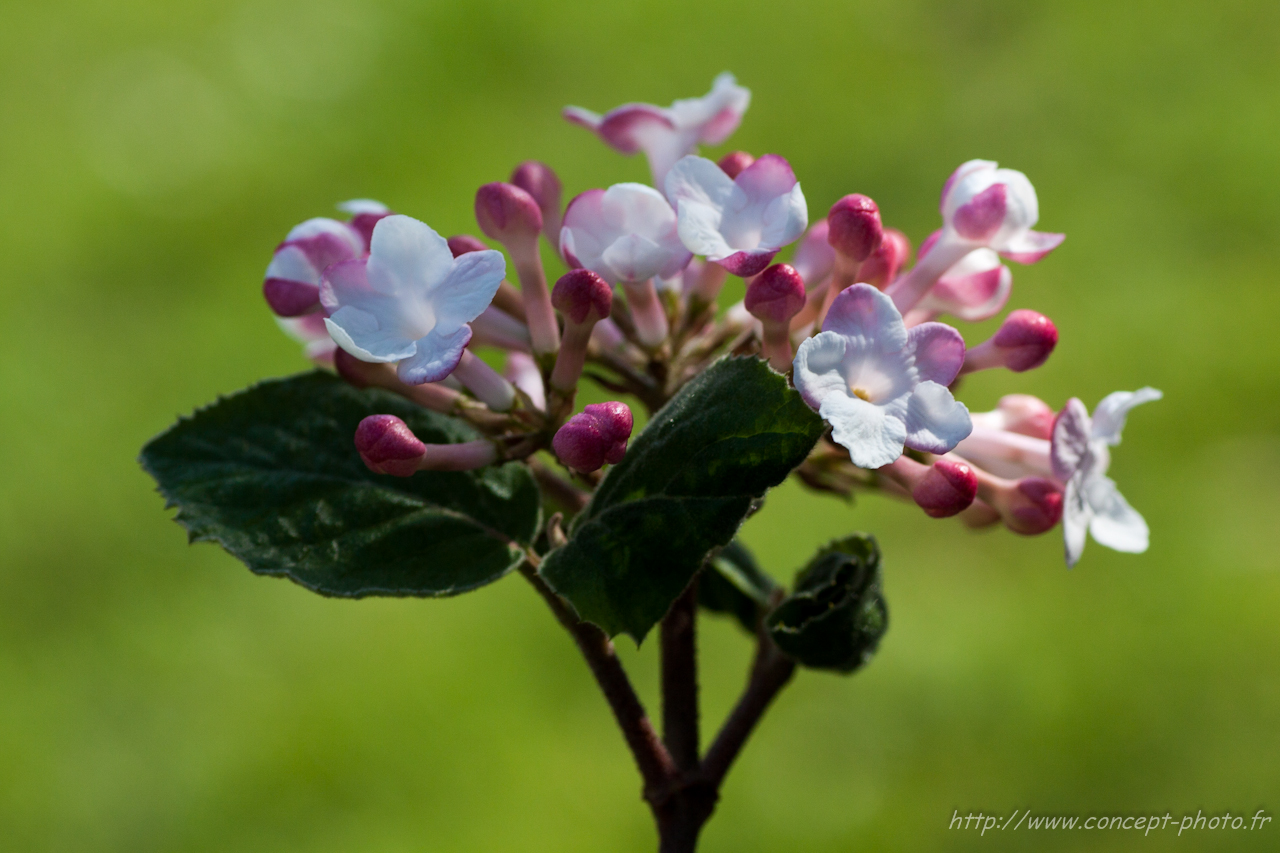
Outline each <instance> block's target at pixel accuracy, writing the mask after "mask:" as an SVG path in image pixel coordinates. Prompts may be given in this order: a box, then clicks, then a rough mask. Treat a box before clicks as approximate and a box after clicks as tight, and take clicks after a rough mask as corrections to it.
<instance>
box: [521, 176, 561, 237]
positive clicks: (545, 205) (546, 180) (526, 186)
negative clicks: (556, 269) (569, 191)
mask: <svg viewBox="0 0 1280 853" xmlns="http://www.w3.org/2000/svg"><path fill="white" fill-rule="evenodd" d="M511 183H512V184H514V185H515V186H517V187H519V188H520V189H522V190H524V191H525V192H527V193H528V194H529V195H530V196H532V197H533V200H534V201H536V202H537V203H538V209H539V210H540V211H541V212H542V231H543V233H544V234H545V235H546V237H547V240H548V241H549V242H550V243H551V245H552V246H553V247H554V246H558V245H560V222H561V214H560V199H561V193H562V189H561V187H560V179H559V178H558V177H556V173H555V172H554V171H553V170H552V168H551V167H550V166H548V165H547V164H546V163H539V162H538V161H537V160H526V161H525V162H523V163H521V164H520V165H519V166H517V167H516V170H515V171H514V172H512V173H511Z"/></svg>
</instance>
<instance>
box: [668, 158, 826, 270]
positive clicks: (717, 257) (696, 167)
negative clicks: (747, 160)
mask: <svg viewBox="0 0 1280 853" xmlns="http://www.w3.org/2000/svg"><path fill="white" fill-rule="evenodd" d="M666 191H667V198H669V199H670V200H671V203H672V204H673V205H675V206H676V211H677V214H678V219H679V231H680V239H681V240H683V241H684V245H685V246H686V247H687V248H688V249H689V251H691V252H693V253H694V254H696V255H705V256H706V258H707V260H709V261H714V262H716V263H718V264H720V266H722V267H724V268H725V269H727V270H728V271H729V272H731V273H733V274H734V275H739V276H742V277H743V278H747V277H749V276H753V275H755V274H757V273H759V272H760V271H761V270H763V269H764V268H765V267H767V266H769V264H770V262H771V261H772V260H773V256H774V255H776V254H777V252H778V250H779V249H781V248H782V247H783V246H785V245H787V244H788V243H791V242H793V241H794V240H796V239H797V238H799V237H800V235H801V234H803V233H804V229H805V226H807V225H808V224H809V209H808V207H807V206H806V205H805V200H804V193H803V192H801V190H800V184H799V183H797V182H796V176H795V172H793V171H791V165H790V164H789V163H787V161H786V160H784V159H783V158H782V157H779V156H778V155H776V154H766V155H765V156H763V157H761V158H760V159H759V160H756V161H755V162H754V163H752V164H751V165H750V166H748V167H747V168H746V169H743V170H742V172H740V173H739V174H738V176H737V177H736V178H730V177H729V176H728V175H726V174H725V173H724V170H723V169H721V168H720V167H719V166H717V165H716V164H715V163H713V162H711V161H710V160H707V159H706V158H704V157H692V156H691V157H685V158H684V159H682V160H681V161H680V162H678V163H676V165H675V166H674V167H673V168H672V169H671V172H670V174H668V175H667V180H666Z"/></svg>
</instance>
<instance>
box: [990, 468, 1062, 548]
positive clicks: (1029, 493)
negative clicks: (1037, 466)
mask: <svg viewBox="0 0 1280 853" xmlns="http://www.w3.org/2000/svg"><path fill="white" fill-rule="evenodd" d="M974 473H975V474H977V476H978V497H980V498H981V499H982V500H983V501H984V502H985V503H987V504H989V505H990V506H991V508H992V509H994V510H995V511H996V512H998V513H1000V519H1001V520H1002V521H1003V522H1004V524H1005V527H1008V528H1009V529H1010V530H1012V531H1013V532H1014V533H1021V534H1022V535H1024V536H1037V535H1039V534H1041V533H1044V532H1045V531H1047V530H1049V529H1051V528H1052V527H1053V526H1054V525H1056V524H1057V523H1058V521H1059V520H1061V518H1062V487H1060V486H1059V485H1058V484H1057V483H1055V482H1054V481H1053V480H1050V479H1048V478H1045V477H1023V478H1022V479H1020V480H1006V479H1003V478H1001V477H997V476H996V475H994V474H991V473H989V472H987V471H984V470H982V469H981V468H975V469H974Z"/></svg>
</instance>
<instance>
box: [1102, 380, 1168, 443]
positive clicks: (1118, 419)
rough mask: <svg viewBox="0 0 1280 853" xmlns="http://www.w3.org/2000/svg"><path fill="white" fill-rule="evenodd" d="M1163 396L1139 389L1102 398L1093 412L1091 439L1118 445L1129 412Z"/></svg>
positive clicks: (1157, 392) (1149, 390)
mask: <svg viewBox="0 0 1280 853" xmlns="http://www.w3.org/2000/svg"><path fill="white" fill-rule="evenodd" d="M1163 396H1164V395H1163V394H1162V393H1160V392H1159V391H1157V390H1156V389H1155V388H1151V387H1147V388H1139V389H1138V390H1137V391H1116V392H1115V393H1113V394H1108V395H1107V396H1106V397H1104V398H1102V402H1101V403H1099V404H1098V408H1096V409H1094V410H1093V429H1092V432H1091V437H1092V438H1093V440H1094V441H1105V442H1106V443H1107V444H1111V445H1115V444H1119V443H1120V433H1121V431H1122V430H1124V422H1125V418H1126V417H1127V416H1128V414H1129V410H1130V409H1132V408H1133V407H1134V406H1138V405H1141V404H1142V403H1149V402H1151V401H1152V400H1159V399H1160V398H1161V397H1163Z"/></svg>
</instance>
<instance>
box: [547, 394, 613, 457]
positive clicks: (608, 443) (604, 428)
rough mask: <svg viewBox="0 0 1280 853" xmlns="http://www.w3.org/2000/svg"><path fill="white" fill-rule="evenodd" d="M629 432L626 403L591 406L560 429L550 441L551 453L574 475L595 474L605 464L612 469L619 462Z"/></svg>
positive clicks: (595, 404)
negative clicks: (578, 472)
mask: <svg viewBox="0 0 1280 853" xmlns="http://www.w3.org/2000/svg"><path fill="white" fill-rule="evenodd" d="M631 428H632V418H631V410H630V409H629V408H627V404H626V403H618V402H611V403H594V404H592V405H590V406H587V407H585V408H584V409H583V410H582V411H581V412H579V413H578V414H576V415H574V416H573V417H571V418H569V420H568V422H567V423H566V424H565V425H564V426H562V427H560V429H559V430H558V431H557V432H556V434H555V437H554V438H553V439H551V449H552V450H554V451H555V453H556V456H557V457H559V459H560V461H561V462H563V463H564V464H565V465H566V466H567V467H569V468H572V469H573V470H575V471H582V472H583V473H588V472H591V471H598V470H599V469H600V468H601V467H603V466H604V464H605V463H606V462H608V463H609V464H610V465H616V464H617V463H619V462H621V461H622V457H623V456H625V455H626V452H627V439H629V438H630V437H631Z"/></svg>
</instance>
